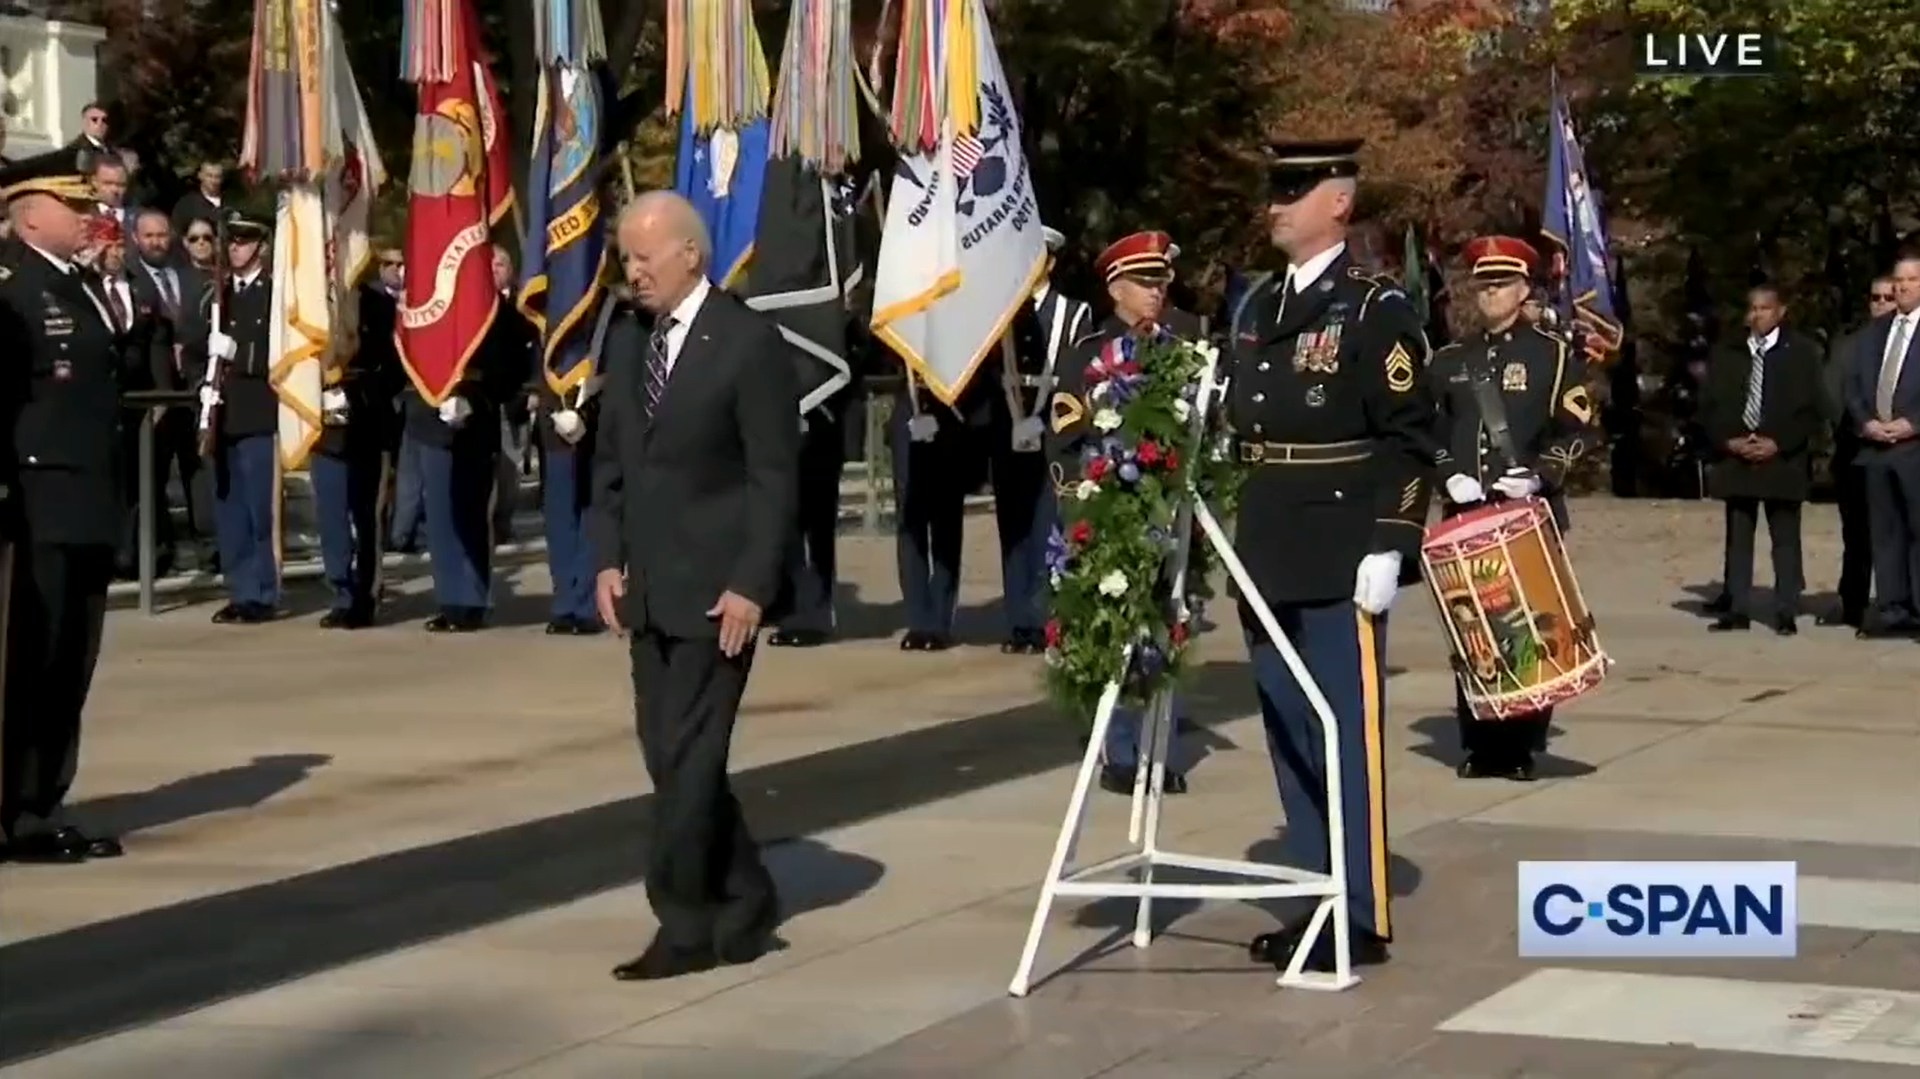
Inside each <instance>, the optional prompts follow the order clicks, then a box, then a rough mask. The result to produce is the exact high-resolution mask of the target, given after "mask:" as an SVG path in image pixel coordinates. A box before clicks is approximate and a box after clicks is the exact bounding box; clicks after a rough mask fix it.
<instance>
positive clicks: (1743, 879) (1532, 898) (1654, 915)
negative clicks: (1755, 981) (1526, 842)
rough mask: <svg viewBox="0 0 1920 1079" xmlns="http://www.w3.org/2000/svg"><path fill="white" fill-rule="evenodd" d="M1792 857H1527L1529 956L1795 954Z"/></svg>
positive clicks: (1524, 949) (1523, 882) (1523, 925)
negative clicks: (1767, 859) (1558, 859)
mask: <svg viewBox="0 0 1920 1079" xmlns="http://www.w3.org/2000/svg"><path fill="white" fill-rule="evenodd" d="M1796 879H1797V866H1796V865H1795V863H1793V862H1521V863H1520V911H1519V914H1520V955H1521V956H1522V957H1523V958H1533V959H1618V958H1648V959H1651V958H1672V957H1682V958H1705V959H1753V958H1792V956H1793V955H1794V953H1795V951H1796V950H1797V948H1798V947H1799V926H1798V919H1797V911H1796V907H1795V888H1794V885H1795V882H1796Z"/></svg>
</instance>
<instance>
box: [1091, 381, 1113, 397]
mask: <svg viewBox="0 0 1920 1079" xmlns="http://www.w3.org/2000/svg"><path fill="white" fill-rule="evenodd" d="M1108 388H1109V385H1108V384H1107V383H1105V382H1102V383H1100V384H1099V385H1097V386H1095V387H1094V388H1093V390H1092V391H1091V392H1090V393H1088V394H1087V397H1088V398H1089V399H1091V400H1094V401H1104V400H1106V399H1107V390H1108Z"/></svg>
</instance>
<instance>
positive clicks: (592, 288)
mask: <svg viewBox="0 0 1920 1079" xmlns="http://www.w3.org/2000/svg"><path fill="white" fill-rule="evenodd" d="M539 86H540V89H539V95H540V96H539V103H538V105H537V106H536V109H537V112H536V115H535V118H534V122H533V130H534V140H535V141H534V148H533V162H532V168H531V170H530V176H529V178H528V182H527V202H528V206H529V209H530V210H531V213H530V214H529V215H528V218H527V236H526V242H525V244H524V245H523V250H524V252H525V259H526V266H525V268H524V270H523V271H522V273H521V281H522V284H521V286H520V299H519V307H520V310H521V311H522V312H524V313H525V314H526V316H527V318H528V319H530V320H531V321H532V322H533V324H534V326H535V327H537V328H538V329H539V331H540V349H541V352H540V355H541V361H542V362H541V370H542V373H543V374H544V375H545V376H546V382H547V385H548V387H550V388H551V389H552V390H553V391H554V392H555V393H556V394H561V395H564V394H566V392H567V391H569V390H571V389H573V388H574V387H576V386H578V385H580V384H582V383H584V382H586V381H587V379H588V378H589V377H591V376H592V374H593V364H592V362H591V361H592V356H591V352H592V349H593V341H592V339H593V329H594V323H595V319H594V314H595V311H596V309H597V308H598V307H599V306H600V305H601V303H602V302H603V300H604V298H605V295H606V286H605V284H604V283H603V275H602V272H601V271H602V267H603V266H604V264H605V262H606V254H607V235H606V233H607V230H606V229H605V228H603V227H602V226H601V205H600V192H599V181H600V172H601V154H600V145H601V138H600V136H601V109H600V105H601V101H600V80H599V79H598V78H597V77H596V76H595V74H594V72H593V71H591V70H590V69H588V68H585V67H581V66H577V65H571V64H557V65H554V66H552V67H549V68H546V69H544V70H542V71H541V73H540V84H539Z"/></svg>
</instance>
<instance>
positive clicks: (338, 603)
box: [307, 452, 382, 611]
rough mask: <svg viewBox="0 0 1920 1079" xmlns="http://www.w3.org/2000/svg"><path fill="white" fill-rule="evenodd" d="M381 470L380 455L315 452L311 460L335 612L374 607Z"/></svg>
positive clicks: (309, 471)
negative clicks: (342, 454) (334, 455)
mask: <svg viewBox="0 0 1920 1079" xmlns="http://www.w3.org/2000/svg"><path fill="white" fill-rule="evenodd" d="M380 472H381V464H380V455H379V454H378V453H366V452H352V453H348V454H346V455H344V456H340V457H330V456H328V455H326V454H323V453H316V454H314V455H313V457H312V458H311V459H310V460H309V461H308V463H307V478H308V480H309V481H310V482H312V484H313V513H314V519H315V520H314V523H315V524H316V525H317V526H318V527H319V530H320V563H321V567H322V569H324V571H325V572H326V575H327V587H328V588H329V589H331V590H332V591H333V609H334V610H336V611H371V610H372V609H373V602H374V596H373V592H374V588H375V587H376V586H377V585H378V584H379V581H380V551H381V547H382V544H381V542H380V481H381V476H380Z"/></svg>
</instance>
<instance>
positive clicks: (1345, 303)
mask: <svg viewBox="0 0 1920 1079" xmlns="http://www.w3.org/2000/svg"><path fill="white" fill-rule="evenodd" d="M1360 145H1361V144H1360V143H1359V142H1358V141H1351V142H1324V143H1289V144H1283V145H1279V146H1276V147H1274V151H1273V152H1274V159H1273V164H1272V169H1271V174H1270V183H1271V187H1270V195H1269V198H1268V203H1269V205H1268V217H1269V220H1270V229H1271V236H1272V239H1273V243H1274V246H1276V247H1278V248H1280V249H1281V250H1282V251H1284V252H1285V253H1286V255H1287V258H1288V266H1287V270H1286V273H1285V274H1284V275H1278V274H1276V275H1273V276H1271V277H1269V278H1267V279H1265V280H1263V281H1260V282H1258V283H1257V284H1256V285H1255V286H1253V287H1252V288H1250V289H1249V290H1248V292H1247V294H1246V296H1245V297H1244V299H1243V300H1242V302H1241V305H1240V308H1239V310H1238V311H1236V312H1235V316H1234V319H1233V324H1232V327H1231V332H1230V335H1229V339H1228V358H1229V360H1230V363H1231V365H1232V366H1231V371H1232V380H1231V384H1230V386H1229V388H1228V397H1227V406H1228V418H1229V420H1230V422H1231V424H1232V428H1233V431H1234V434H1235V437H1236V441H1237V446H1236V449H1235V452H1236V453H1237V454H1238V456H1239V460H1240V461H1241V462H1242V463H1243V465H1244V466H1245V468H1246V469H1247V476H1246V481H1245V486H1244V488H1243V493H1242V496H1241V504H1240V512H1239V522H1238V531H1237V534H1236V536H1235V539H1234V549H1235V550H1236V551H1237V552H1238V553H1239V556H1240V558H1241V559H1242V560H1243V561H1244V562H1245V564H1246V568H1247V572H1248V573H1249V574H1250V575H1251V577H1252V583H1253V585H1254V587H1255V588H1256V589H1257V590H1258V592H1259V594H1260V596H1261V597H1263V598H1264V599H1265V601H1266V603H1267V604H1268V605H1269V606H1270V607H1271V608H1272V611H1273V615H1274V617H1275V619H1276V620H1277V622H1278V624H1279V629H1280V630H1281V631H1282V632H1283V633H1285V634H1286V635H1287V637H1288V638H1289V639H1290V640H1291V642H1292V644H1293V646H1294V648H1295V649H1296V650H1297V651H1298V652H1299V654H1300V658H1301V659H1302V660H1303V661H1304V662H1305V664H1306V668H1307V670H1308V671H1309V672H1311V673H1312V675H1313V678H1314V680H1315V681H1316V682H1317V683H1318V684H1319V688H1320V690H1321V692H1322V693H1323V694H1324V695H1325V697H1326V700H1327V703H1328V704H1329V705H1330V706H1331V708H1332V714H1333V719H1334V725H1335V728H1336V731H1335V733H1336V736H1337V737H1338V738H1339V740H1340V763H1341V784H1342V791H1343V794H1344V798H1343V800H1344V803H1345V804H1344V805H1341V806H1339V807H1336V808H1337V811H1338V812H1340V813H1341V814H1342V815H1343V817H1342V819H1343V821H1344V823H1345V826H1346V827H1345V835H1346V843H1345V860H1346V867H1347V888H1348V892H1347V900H1348V908H1349V913H1350V916H1351V917H1350V925H1351V928H1352V931H1353V935H1352V943H1353V951H1352V957H1353V960H1354V962H1356V963H1361V964H1364V963H1373V962H1381V961H1383V960H1385V958H1386V947H1385V945H1386V943H1387V942H1388V941H1389V940H1390V939H1392V936H1393V923H1392V920H1391V912H1390V909H1389V908H1390V905H1391V902H1392V897H1391V893H1390V891H1389V886H1388V882H1387V863H1388V852H1387V830H1386V829H1387V823H1386V796H1387V792H1386V782H1385V760H1384V757H1383V753H1384V736H1383V734H1382V732H1381V720H1382V717H1383V716H1384V714H1385V711H1386V709H1385V702H1384V687H1385V681H1386V679H1385V667H1384V661H1385V653H1386V624H1387V618H1386V616H1387V609H1388V607H1390V606H1391V605H1392V603H1393V599H1394V596H1395V594H1396V592H1397V591H1398V590H1399V586H1400V582H1401V575H1402V572H1403V571H1404V570H1409V569H1411V568H1412V567H1413V566H1415V565H1417V563H1416V562H1415V559H1416V558H1417V557H1418V552H1419V547H1420V541H1421V538H1422V535H1423V533H1424V529H1425V525H1426V515H1427V497H1428V490H1427V487H1428V475H1429V473H1430V471H1431V469H1432V467H1433V457H1434V445H1433V442H1432V436H1433V422H1434V409H1433V401H1432V398H1431V397H1430V396H1429V395H1428V393H1427V389H1426V386H1425V385H1424V384H1423V383H1422V382H1421V378H1420V371H1421V368H1422V367H1424V366H1425V363H1426V341H1425V339H1424V338H1423V336H1422V334H1421V331H1420V316H1419V315H1418V314H1417V313H1416V312H1415V311H1414V309H1413V306H1412V305H1411V304H1410V303H1409V302H1408V301H1407V297H1406V295H1405V293H1403V292H1402V291H1401V290H1400V287H1399V285H1398V283H1397V282H1394V281H1392V280H1391V279H1389V278H1387V277H1384V276H1378V275H1375V274H1371V273H1368V272H1367V271H1365V270H1362V269H1360V268H1358V267H1357V266H1355V265H1354V264H1353V259H1352V257H1351V256H1350V255H1349V254H1348V252H1347V249H1346V229H1347V221H1348V218H1349V216H1350V215H1351V213H1352V210H1353V202H1354V194H1355V187H1356V182H1357V181H1356V177H1357V176H1358V174H1359V164H1358V162H1357V161H1356V160H1355V158H1354V154H1355V152H1356V151H1358V150H1359V148H1360ZM1247 599H1248V597H1242V601H1241V624H1242V625H1243V626H1245V627H1247V630H1246V632H1247V640H1248V644H1249V646H1250V650H1251V652H1252V659H1253V670H1254V677H1255V681H1256V684H1257V687H1258V689H1259V695H1260V710H1261V715H1262V717H1263V719H1264V720H1265V724H1266V730H1267V741H1268V747H1269V749H1270V751H1271V755H1272V758H1273V767H1274V773H1275V775H1276V777H1277V778H1278V780H1279V786H1280V799H1281V803H1282V804H1283V805H1284V806H1285V809H1286V818H1287V828H1286V835H1285V839H1286V847H1287V848H1288V854H1289V857H1288V862H1289V863H1290V864H1292V865H1296V866H1301V867H1304V868H1306V869H1310V870H1316V871H1319V872H1327V871H1329V869H1330V866H1331V862H1330V859H1331V853H1330V851H1329V839H1328V826H1327V821H1328V815H1329V807H1328V806H1327V804H1326V793H1327V788H1326V770H1325V760H1324V758H1325V754H1324V751H1323V744H1322V741H1321V725H1320V722H1319V720H1318V719H1317V718H1316V716H1315V713H1314V710H1313V708H1312V707H1311V706H1310V705H1309V703H1308V700H1307V695H1306V694H1305V693H1304V692H1303V691H1302V690H1301V688H1300V686H1299V685H1298V684H1297V683H1296V682H1295V680H1294V678H1293V675H1292V674H1291V672H1290V671H1289V670H1288V668H1287V666H1286V664H1285V662H1284V661H1283V660H1282V659H1281V657H1280V653H1279V651H1278V650H1277V649H1276V648H1275V647H1274V646H1273V644H1272V643H1271V641H1270V640H1269V639H1268V638H1267V636H1266V634H1265V633H1264V632H1263V631H1262V629H1261V628H1260V623H1259V622H1258V621H1257V619H1256V618H1255V617H1254V615H1253V614H1252V612H1251V610H1250V608H1249V605H1248V603H1247ZM1306 925H1307V922H1306V921H1304V920H1303V921H1300V922H1298V923H1295V924H1292V925H1289V926H1287V927H1285V928H1282V929H1280V930H1278V931H1275V932H1270V933H1262V934H1261V935H1260V936H1258V937H1255V938H1254V940H1253V942H1252V944H1251V946H1250V948H1249V951H1250V953H1251V954H1252V956H1253V957H1254V958H1255V959H1256V960H1262V961H1267V962H1271V963H1273V964H1274V965H1276V966H1278V967H1281V968H1284V967H1285V966H1286V965H1287V964H1288V963H1289V962H1290V961H1291V959H1292V956H1293V953H1294V952H1295V951H1296V950H1297V949H1299V948H1301V947H1307V948H1309V949H1310V950H1309V952H1308V954H1307V956H1306V957H1305V959H1304V962H1305V964H1306V967H1307V969H1312V970H1330V969H1332V966H1333V944H1332V939H1331V935H1330V934H1322V935H1320V936H1319V937H1318V939H1316V940H1313V941H1307V940H1306V939H1305V930H1306Z"/></svg>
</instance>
